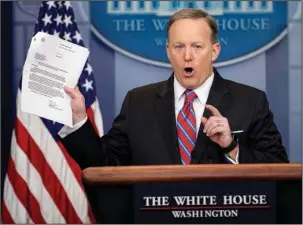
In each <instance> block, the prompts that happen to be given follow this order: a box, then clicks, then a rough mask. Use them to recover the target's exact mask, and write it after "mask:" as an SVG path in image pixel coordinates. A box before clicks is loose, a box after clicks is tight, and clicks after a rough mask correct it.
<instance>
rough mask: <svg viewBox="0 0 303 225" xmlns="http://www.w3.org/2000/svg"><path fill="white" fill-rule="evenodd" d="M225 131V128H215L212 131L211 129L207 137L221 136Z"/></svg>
mask: <svg viewBox="0 0 303 225" xmlns="http://www.w3.org/2000/svg"><path fill="white" fill-rule="evenodd" d="M225 130H226V128H225V127H221V126H217V127H215V128H214V129H212V130H211V131H210V132H209V134H208V136H209V137H211V136H214V135H216V134H222V133H224V132H225Z"/></svg>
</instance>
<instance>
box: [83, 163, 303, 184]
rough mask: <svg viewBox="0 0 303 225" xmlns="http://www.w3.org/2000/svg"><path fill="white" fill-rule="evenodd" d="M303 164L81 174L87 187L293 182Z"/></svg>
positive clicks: (113, 169) (127, 168)
mask: <svg viewBox="0 0 303 225" xmlns="http://www.w3.org/2000/svg"><path fill="white" fill-rule="evenodd" d="M301 178H302V164H297V163H290V164H288V163H287V164H239V165H234V164H202V165H186V166H184V165H163V166H162V165H161V166H114V167H91V168H87V169H85V170H84V171H83V173H82V180H83V181H84V182H85V183H87V184H130V183H147V182H172V181H176V182H177V181H203V180H294V179H301Z"/></svg>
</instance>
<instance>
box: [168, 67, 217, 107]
mask: <svg viewBox="0 0 303 225" xmlns="http://www.w3.org/2000/svg"><path fill="white" fill-rule="evenodd" d="M213 80H214V73H212V74H211V75H210V77H209V78H207V80H206V81H205V82H204V83H203V84H202V85H201V86H199V87H198V88H196V89H194V91H195V93H196V95H197V96H198V99H199V101H200V102H201V103H202V104H204V103H206V100H207V98H208V94H209V91H210V88H211V85H212V83H213ZM185 90H186V88H184V87H183V86H182V85H181V84H180V83H179V82H178V80H177V79H176V77H174V93H175V102H178V101H179V100H180V99H181V97H182V96H183V93H184V91H185Z"/></svg>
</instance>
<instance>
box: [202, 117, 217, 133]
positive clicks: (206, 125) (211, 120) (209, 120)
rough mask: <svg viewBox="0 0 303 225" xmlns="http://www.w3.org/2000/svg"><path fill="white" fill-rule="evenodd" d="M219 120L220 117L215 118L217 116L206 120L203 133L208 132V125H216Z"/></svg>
mask: <svg viewBox="0 0 303 225" xmlns="http://www.w3.org/2000/svg"><path fill="white" fill-rule="evenodd" d="M220 119H221V117H217V116H211V117H209V118H208V120H207V122H206V123H205V125H204V129H203V131H205V132H206V130H208V127H209V125H210V124H211V123H212V122H215V123H217V121H220ZM205 132H204V133H205Z"/></svg>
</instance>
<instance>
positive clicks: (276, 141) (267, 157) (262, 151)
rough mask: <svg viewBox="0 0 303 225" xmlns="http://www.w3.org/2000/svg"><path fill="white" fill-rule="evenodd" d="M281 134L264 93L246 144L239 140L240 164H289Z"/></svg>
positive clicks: (257, 105) (258, 104) (257, 104)
mask: <svg viewBox="0 0 303 225" xmlns="http://www.w3.org/2000/svg"><path fill="white" fill-rule="evenodd" d="M288 162H289V161H288V157H287V154H286V150H285V147H284V146H283V144H282V138H281V134H280V132H279V131H278V128H277V126H276V124H275V123H274V120H273V114H272V112H271V111H270V109H269V103H268V100H267V98H266V95H265V93H264V92H263V91H261V92H260V95H259V100H258V101H257V103H256V106H255V112H254V117H253V120H252V123H251V125H250V128H249V130H248V140H247V142H246V143H243V142H241V139H239V163H240V164H241V163H288Z"/></svg>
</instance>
